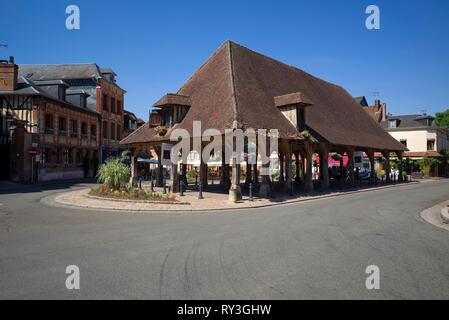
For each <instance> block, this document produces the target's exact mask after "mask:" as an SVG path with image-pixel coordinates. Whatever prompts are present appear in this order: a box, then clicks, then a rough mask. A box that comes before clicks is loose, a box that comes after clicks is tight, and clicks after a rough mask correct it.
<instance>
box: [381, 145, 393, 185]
mask: <svg viewBox="0 0 449 320" xmlns="http://www.w3.org/2000/svg"><path fill="white" fill-rule="evenodd" d="M382 154H383V156H384V158H385V174H386V181H387V182H391V177H390V174H391V168H390V151H382Z"/></svg>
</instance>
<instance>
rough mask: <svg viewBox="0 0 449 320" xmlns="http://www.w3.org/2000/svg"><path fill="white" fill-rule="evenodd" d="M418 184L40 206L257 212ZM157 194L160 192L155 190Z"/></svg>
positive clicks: (68, 200)
mask: <svg viewBox="0 0 449 320" xmlns="http://www.w3.org/2000/svg"><path fill="white" fill-rule="evenodd" d="M416 183H418V182H410V183H404V184H393V185H383V186H378V187H371V188H365V189H353V190H352V189H349V190H344V191H336V192H329V193H314V194H310V195H300V196H298V195H296V196H290V197H280V196H278V197H274V198H271V199H264V198H254V200H253V201H250V200H249V198H248V197H243V200H242V201H241V202H239V203H230V202H229V201H228V194H226V193H212V192H203V195H204V199H202V200H200V199H198V192H196V191H190V190H189V191H187V192H186V193H185V196H184V197H180V196H179V195H178V196H177V199H178V200H179V201H180V202H182V204H181V203H180V204H173V203H150V202H143V201H121V200H116V199H111V200H109V199H98V198H97V197H91V196H89V195H88V193H89V190H90V189H82V190H76V191H71V192H65V193H62V194H58V195H56V196H51V197H47V198H43V199H42V202H43V203H45V204H48V205H63V206H74V207H81V208H89V209H106V210H120V211H210V210H232V209H242V208H258V207H266V206H275V205H281V204H289V203H296V202H301V201H310V200H317V199H322V198H330V197H336V196H342V195H347V194H352V193H359V192H369V191H374V190H379V189H385V188H401V187H406V186H409V185H413V184H416ZM156 191H159V190H156Z"/></svg>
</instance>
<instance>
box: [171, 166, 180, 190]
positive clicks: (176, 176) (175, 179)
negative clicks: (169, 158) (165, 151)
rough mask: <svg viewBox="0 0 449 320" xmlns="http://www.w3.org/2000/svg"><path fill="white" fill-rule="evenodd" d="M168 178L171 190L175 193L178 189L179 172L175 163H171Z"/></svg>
mask: <svg viewBox="0 0 449 320" xmlns="http://www.w3.org/2000/svg"><path fill="white" fill-rule="evenodd" d="M170 180H171V192H172V193H177V192H178V191H179V174H178V165H177V164H174V163H172V165H171V170H170Z"/></svg>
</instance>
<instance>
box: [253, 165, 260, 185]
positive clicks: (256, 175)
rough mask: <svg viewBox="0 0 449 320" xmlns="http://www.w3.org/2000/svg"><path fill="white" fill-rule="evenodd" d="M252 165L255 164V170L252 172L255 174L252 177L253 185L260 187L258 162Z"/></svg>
mask: <svg viewBox="0 0 449 320" xmlns="http://www.w3.org/2000/svg"><path fill="white" fill-rule="evenodd" d="M252 166H253V172H252V174H253V178H252V181H253V187H255V188H258V187H259V173H258V170H257V163H255V164H253V165H252Z"/></svg>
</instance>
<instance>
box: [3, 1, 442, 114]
mask: <svg viewBox="0 0 449 320" xmlns="http://www.w3.org/2000/svg"><path fill="white" fill-rule="evenodd" d="M70 4H76V5H78V6H79V8H80V11H81V29H80V30H76V31H69V30H67V29H66V28H65V19H66V14H65V8H66V7H67V6H68V5H70ZM369 4H375V5H377V6H379V8H380V12H381V29H380V30H367V29H366V28H365V19H366V17H367V15H366V14H365V8H366V7H367V6H368V5H369ZM0 8H1V11H2V13H0V15H1V19H0V43H7V44H8V46H9V47H8V49H6V50H5V49H3V48H0V57H3V58H4V57H7V56H9V55H13V56H15V58H16V62H17V63H82V62H96V63H98V64H99V65H100V66H105V67H106V66H107V67H112V68H113V69H114V70H115V71H116V73H117V74H118V83H119V84H120V85H121V86H122V87H123V88H125V89H126V90H127V91H128V93H127V94H126V98H125V105H126V107H127V108H128V109H129V110H131V111H133V112H135V113H136V114H137V115H138V116H140V117H142V118H144V119H147V118H148V111H149V109H150V107H151V105H152V103H154V102H155V101H156V100H157V99H158V98H159V97H160V96H162V95H163V94H164V93H166V92H175V91H176V90H177V89H178V88H179V87H180V86H181V85H182V84H183V82H184V81H185V80H187V79H188V77H189V76H190V75H191V74H192V73H193V72H194V71H195V70H196V69H197V68H198V67H199V66H200V65H201V64H202V63H203V62H204V61H205V60H206V59H207V58H208V57H209V56H210V55H211V54H212V53H213V51H214V50H215V49H216V48H217V47H219V46H220V44H221V43H222V42H223V41H224V40H227V39H230V40H233V41H235V42H238V43H240V44H242V45H244V46H247V47H249V48H251V49H253V50H255V51H259V52H261V53H263V54H266V55H269V56H271V57H273V58H276V59H278V60H281V61H283V62H285V63H288V64H291V65H294V66H296V67H298V68H300V69H303V70H305V71H307V72H310V73H312V74H314V75H316V76H318V77H320V78H323V79H325V80H327V81H330V82H333V83H336V84H339V85H342V86H343V87H345V88H346V89H347V90H348V92H349V93H350V94H352V95H353V96H360V95H365V96H367V98H368V100H369V101H370V102H372V100H373V99H374V95H375V94H374V92H379V98H380V99H381V100H382V101H384V102H386V103H387V104H388V111H389V112H391V113H393V114H405V113H419V112H420V111H421V110H423V109H425V110H427V112H428V113H432V114H433V113H435V112H438V111H441V110H445V109H447V108H449V41H448V40H449V1H446V0H433V1H432V0H431V1H424V0H422V1H419V0H416V1H412V0H388V1H380V0H372V1H362V0H344V1H343V0H342V1H335V0H329V1H324V0H323V1H310V0H308V1H281V0H277V1H263V0H259V1H252V0H246V1H245V0H240V1H234V0H226V1H225V0H223V1H211V0H208V1H195V0H191V1H151V0H150V1H148V0H147V1H133V0H129V1H105V0H95V1H92V0H72V1H65V0H58V1H34V0H14V1H6V0H1V5H0ZM5 13H7V14H5Z"/></svg>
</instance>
